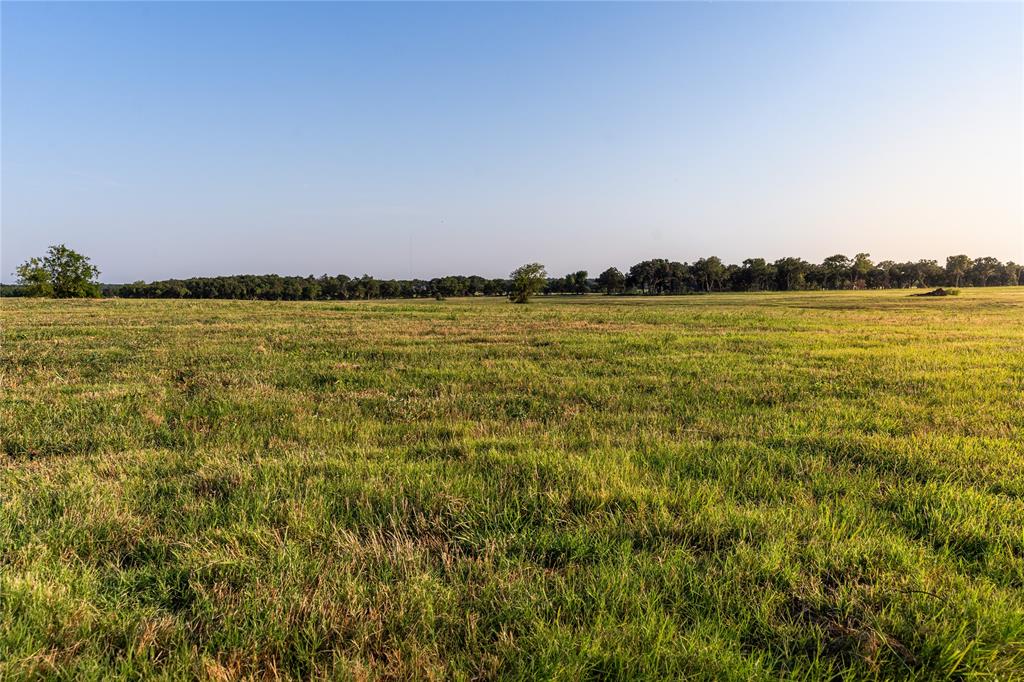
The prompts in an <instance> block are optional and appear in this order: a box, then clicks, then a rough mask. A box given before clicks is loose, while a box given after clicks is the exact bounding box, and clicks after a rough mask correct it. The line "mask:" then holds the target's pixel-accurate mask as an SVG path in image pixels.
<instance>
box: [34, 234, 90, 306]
mask: <svg viewBox="0 0 1024 682" xmlns="http://www.w3.org/2000/svg"><path fill="white" fill-rule="evenodd" d="M15 274H17V276H18V284H22V285H24V286H25V287H26V289H27V293H28V295H29V296H54V297H56V298H88V297H96V296H99V295H100V287H99V284H98V283H97V282H96V277H97V276H98V275H99V274H100V271H99V269H98V268H97V267H96V266H95V265H93V264H92V263H90V262H89V258H88V256H83V255H82V254H80V253H78V252H77V251H72V250H71V249H69V248H68V247H66V246H64V245H63V244H58V245H57V246H51V247H50V248H49V250H48V251H47V252H46V255H45V256H43V257H42V258H30V259H28V260H27V261H25V262H24V263H22V264H21V265H19V266H18V270H17V272H16V273H15Z"/></svg>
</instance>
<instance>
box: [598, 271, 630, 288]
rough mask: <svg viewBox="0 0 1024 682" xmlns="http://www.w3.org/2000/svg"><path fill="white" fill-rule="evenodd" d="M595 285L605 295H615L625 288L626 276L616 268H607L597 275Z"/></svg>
mask: <svg viewBox="0 0 1024 682" xmlns="http://www.w3.org/2000/svg"><path fill="white" fill-rule="evenodd" d="M597 285H598V286H599V287H601V288H602V289H604V293H606V294H617V293H620V292H621V291H622V290H623V289H625V288H626V276H625V275H623V274H622V273H621V272H620V271H619V269H618V268H608V269H607V270H605V271H604V272H602V273H601V274H600V275H598V277H597Z"/></svg>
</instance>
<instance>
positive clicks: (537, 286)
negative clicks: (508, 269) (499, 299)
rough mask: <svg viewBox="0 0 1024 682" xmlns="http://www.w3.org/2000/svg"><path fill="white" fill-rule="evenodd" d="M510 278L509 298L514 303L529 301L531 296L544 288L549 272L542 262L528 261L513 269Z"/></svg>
mask: <svg viewBox="0 0 1024 682" xmlns="http://www.w3.org/2000/svg"><path fill="white" fill-rule="evenodd" d="M509 279H510V280H511V282H509V294H508V298H509V300H510V301H512V302H513V303H529V302H530V296H533V295H534V294H537V293H539V292H541V291H543V290H544V285H545V284H546V283H547V281H548V272H547V270H545V269H544V266H543V265H541V264H540V263H527V264H526V265H523V266H520V267H518V268H516V269H515V270H513V271H512V274H511V275H509Z"/></svg>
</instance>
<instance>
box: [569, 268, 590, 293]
mask: <svg viewBox="0 0 1024 682" xmlns="http://www.w3.org/2000/svg"><path fill="white" fill-rule="evenodd" d="M565 279H566V280H567V282H568V284H569V288H568V291H569V292H571V293H574V294H585V293H587V291H589V290H590V285H589V284H587V271H586V270H577V271H576V272H574V273H572V274H569V275H566V276H565Z"/></svg>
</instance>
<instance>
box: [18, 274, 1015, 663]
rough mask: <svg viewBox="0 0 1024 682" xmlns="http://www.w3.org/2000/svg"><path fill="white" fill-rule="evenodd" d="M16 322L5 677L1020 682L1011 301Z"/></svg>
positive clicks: (56, 311) (882, 300)
mask: <svg viewBox="0 0 1024 682" xmlns="http://www.w3.org/2000/svg"><path fill="white" fill-rule="evenodd" d="M909 293H910V292H907V291H887V292H821V293H811V292H809V293H794V294H762V295H755V294H717V295H707V296H689V297H652V298H638V297H628V298H626V297H623V298H618V297H602V296H587V297H558V298H541V299H539V300H537V301H536V302H535V303H532V304H530V305H527V306H514V305H509V304H508V303H507V302H505V301H503V300H499V299H487V300H482V299H475V300H450V301H445V302H437V301H433V300H414V301H395V302H337V303H334V302H311V303H271V302H233V301H191V302H190V301H177V300H166V301H164V300H149V301H134V300H100V301H88V300H87V301H35V300H10V299H8V300H4V301H3V302H2V303H0V321H2V327H3V329H2V346H0V360H2V372H3V374H2V384H0V389H2V394H0V445H2V452H0V457H2V459H0V652H2V653H0V678H4V679H7V678H22V677H33V676H37V677H62V678H92V679H101V678H102V679H111V678H133V679H134V678H139V677H151V676H166V677H197V678H202V679H221V680H226V679H241V678H251V677H255V678H267V677H270V678H273V677H280V678H310V677H324V676H329V677H337V678H342V679H378V678H433V679H490V678H518V679H537V678H557V679H566V680H575V679H608V678H631V679H638V678H646V679H666V678H679V677H693V678H700V679H735V680H751V679H766V680H767V679H778V678H780V677H782V678H797V679H863V678H869V679H875V678H877V679H889V678H916V679H967V678H970V679H974V678H986V677H988V678H991V679H1003V680H1007V679H1014V678H1016V679H1020V678H1022V677H1024V287H1019V288H993V289H967V290H964V291H963V293H962V294H961V295H960V296H956V297H949V298H937V299H932V298H913V297H910V296H909V295H908V294H909Z"/></svg>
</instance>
